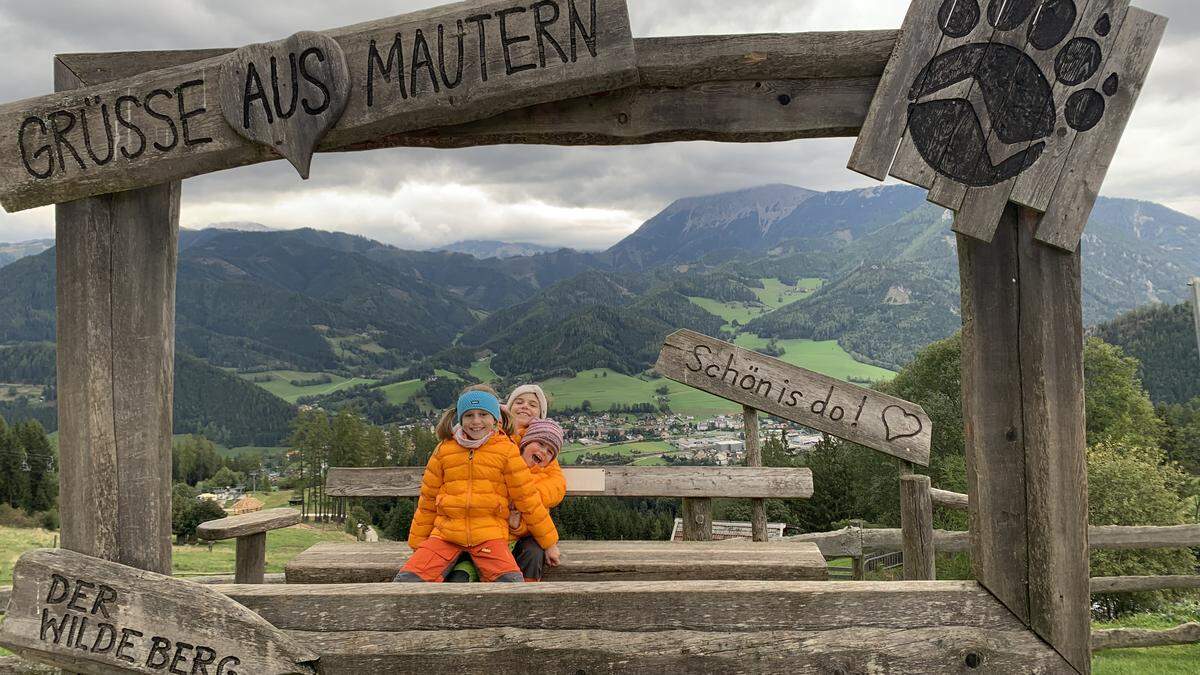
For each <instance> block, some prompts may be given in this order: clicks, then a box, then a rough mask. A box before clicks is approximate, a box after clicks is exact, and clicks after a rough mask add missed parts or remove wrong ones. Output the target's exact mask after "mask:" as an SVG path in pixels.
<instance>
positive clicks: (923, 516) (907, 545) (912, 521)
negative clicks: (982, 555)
mask: <svg viewBox="0 0 1200 675" xmlns="http://www.w3.org/2000/svg"><path fill="white" fill-rule="evenodd" d="M900 531H901V533H902V535H903V537H904V542H903V543H904V546H903V549H902V550H903V551H904V579H905V581H932V580H934V579H936V578H937V559H936V556H935V555H934V554H935V551H934V544H933V502H932V501H931V500H930V498H929V476H920V475H910V476H901V477H900Z"/></svg>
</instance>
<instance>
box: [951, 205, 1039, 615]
mask: <svg viewBox="0 0 1200 675" xmlns="http://www.w3.org/2000/svg"><path fill="white" fill-rule="evenodd" d="M1016 227H1017V211H1016V208H1015V207H1010V208H1008V209H1006V210H1005V213H1004V218H1003V220H1002V221H1001V222H1000V226H999V228H998V229H997V230H996V235H995V237H994V238H993V240H992V241H991V242H990V243H987V242H983V241H981V240H979V239H975V238H973V237H967V236H965V235H959V237H958V256H959V258H958V259H959V277H960V281H961V289H962V301H961V307H962V310H961V311H962V322H963V329H962V354H963V362H962V398H963V420H964V423H965V427H964V436H963V440H964V445H965V447H966V464H967V486H968V488H967V492H968V493H969V494H970V495H971V497H972V499H971V503H970V509H969V513H970V529H971V568H972V571H973V572H974V574H975V578H976V579H979V581H980V583H982V584H983V585H984V586H985V587H986V588H987V589H988V590H990V591H991V592H992V593H994V594H995V595H996V597H997V598H998V599H999V600H1000V601H1001V602H1003V603H1004V605H1005V606H1006V607H1008V608H1009V609H1010V610H1012V611H1013V613H1014V614H1016V615H1017V617H1018V618H1020V619H1021V620H1022V621H1028V619H1029V598H1028V594H1027V591H1026V587H1027V585H1028V559H1027V557H1026V550H1027V546H1028V544H1027V535H1026V532H1025V518H1026V514H1025V510H1026V506H1025V485H1024V482H1025V481H1024V476H1025V450H1024V444H1023V439H1022V435H1023V433H1024V432H1023V422H1022V416H1021V379H1020V377H1021V369H1020V354H1019V350H1018V347H1019V337H1020V335H1019V325H1020V324H1019V307H1020V304H1019V293H1018V287H1017V270H1018V266H1017V242H1016V236H1017V233H1016ZM1001 477H1003V478H1001Z"/></svg>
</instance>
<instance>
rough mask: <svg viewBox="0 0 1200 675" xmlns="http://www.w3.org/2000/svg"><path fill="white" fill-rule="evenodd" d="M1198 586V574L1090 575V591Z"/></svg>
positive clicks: (1136, 590)
mask: <svg viewBox="0 0 1200 675" xmlns="http://www.w3.org/2000/svg"><path fill="white" fill-rule="evenodd" d="M1191 588H1200V575H1194V574H1191V575H1189V574H1177V575H1162V576H1146V577H1092V580H1091V589H1092V593H1137V592H1141V591H1167V590H1184V589H1191Z"/></svg>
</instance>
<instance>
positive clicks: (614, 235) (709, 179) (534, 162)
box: [0, 0, 1200, 248]
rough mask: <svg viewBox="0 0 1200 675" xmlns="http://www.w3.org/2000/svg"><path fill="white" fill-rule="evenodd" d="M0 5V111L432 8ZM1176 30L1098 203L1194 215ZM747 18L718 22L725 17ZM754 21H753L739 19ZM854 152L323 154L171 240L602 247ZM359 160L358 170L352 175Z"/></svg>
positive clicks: (765, 2) (45, 214)
mask: <svg viewBox="0 0 1200 675" xmlns="http://www.w3.org/2000/svg"><path fill="white" fill-rule="evenodd" d="M337 4H338V5H339V6H337V7H336V8H335V7H334V3H330V2H327V1H326V0H321V1H319V2H318V1H309V0H251V1H240V2H231V1H224V0H222V1H220V2H217V1H212V2H200V1H198V0H157V1H156V2H146V1H145V0H94V1H88V2H63V1H59V0H0V102H8V101H13V100H17V99H21V98H27V97H30V96H38V95H42V94H46V93H50V92H51V91H53V81H52V78H51V59H52V56H53V55H54V54H56V53H69V52H103V51H133V50H154V49H187V48H201V47H226V46H227V47H236V46H239V45H243V44H248V43H252V42H262V41H268V40H274V39H278V38H282V37H285V36H287V35H289V34H291V33H294V32H296V31H299V30H322V29H327V28H336V27H339V26H345V25H349V24H353V23H357V22H360V21H366V20H370V19H377V18H383V17H387V16H391V15H395V14H401V13H404V12H406V11H410V10H412V9H419V8H423V7H428V6H432V5H434V4H437V1H436V0H391V1H390V2H383V1H382V0H359V1H357V2H352V3H350V2H348V3H337ZM908 4H909V3H908V1H907V0H756V2H754V3H745V4H742V3H734V2H732V1H730V0H629V5H630V15H631V19H632V23H633V33H634V35H636V36H638V37H649V36H663V35H698V34H713V33H754V32H791V31H810V30H858V29H878V28H897V27H899V25H900V23H901V20H902V19H903V16H904V12H905V10H906V9H907V7H908ZM1135 4H1136V5H1137V6H1140V7H1143V8H1145V9H1148V10H1151V11H1155V12H1159V13H1162V14H1165V15H1166V16H1168V17H1170V18H1171V23H1170V25H1169V26H1168V29H1167V37H1166V39H1165V41H1164V45H1163V49H1162V50H1161V51H1160V52H1159V54H1158V57H1157V60H1156V62H1155V64H1154V68H1153V70H1152V71H1151V75H1150V79H1149V81H1148V82H1147V83H1146V86H1145V88H1144V90H1143V93H1142V97H1141V99H1140V101H1139V103H1138V107H1137V110H1136V111H1135V113H1134V115H1133V118H1132V119H1131V121H1130V124H1129V128H1128V129H1127V130H1126V133H1125V136H1124V140H1123V142H1122V144H1121V147H1120V150H1119V151H1118V153H1117V158H1116V160H1115V162H1114V166H1113V169H1112V170H1111V171H1110V172H1109V175H1108V179H1107V181H1106V183H1105V186H1104V194H1107V195H1110V196H1120V197H1135V198H1139V199H1147V200H1152V201H1157V202H1161V203H1164V204H1166V205H1168V206H1171V207H1172V208H1175V209H1178V210H1180V211H1183V212H1185V213H1188V214H1190V215H1193V216H1197V217H1200V114H1198V113H1200V87H1197V86H1196V82H1197V79H1196V74H1195V65H1194V64H1195V62H1196V61H1197V59H1200V12H1197V11H1196V5H1195V0H1135ZM735 6H737V7H744V8H745V9H739V10H738V11H730V8H731V7H735ZM751 8H752V9H751ZM851 144H852V143H851V141H850V140H849V139H823V140H804V141H795V142H790V143H773V144H765V145H752V144H714V143H673V144H664V145H651V146H637V147H622V148H556V147H540V146H502V147H494V148H472V149H467V150H413V149H396V150H376V151H373V152H371V153H369V154H366V155H364V154H361V153H358V154H354V155H328V154H327V155H318V156H317V157H316V158H315V159H314V161H313V168H312V178H311V179H310V180H308V181H301V180H300V178H299V177H298V176H297V175H296V173H295V170H294V169H292V167H291V166H290V165H289V164H288V163H287V162H285V161H277V162H271V163H268V164H260V165H257V166H252V167H244V168H241V169H233V170H229V171H224V172H220V173H216V174H210V175H207V176H203V177H199V178H192V179H189V180H187V181H185V182H184V188H183V205H182V212H181V216H180V218H181V224H182V225H183V226H184V227H203V226H205V225H207V224H209V223H213V222H221V221H255V222H259V223H263V224H265V225H268V226H270V227H276V228H292V227H305V226H309V227H316V228H321V229H330V230H342V231H346V232H353V233H357V234H363V235H366V236H368V237H371V238H374V239H379V240H381V241H385V242H388V243H393V244H397V245H399V246H402V247H405V248H426V247H429V246H436V245H440V244H444V243H449V242H451V241H456V240H460V239H485V238H486V239H503V240H507V241H529V242H535V243H541V244H549V245H567V246H575V247H580V248H601V247H605V246H608V245H610V244H612V243H614V242H616V241H617V240H619V239H620V238H621V237H623V236H625V235H626V234H628V233H629V232H631V231H633V230H634V229H636V228H637V226H638V225H640V224H641V223H642V222H643V221H644V220H646V219H647V218H649V217H651V216H653V215H654V214H655V213H656V212H657V211H659V210H660V209H662V208H663V207H664V206H666V205H667V204H668V203H670V202H671V201H672V200H674V199H678V198H680V197H685V196H690V195H698V194H707V193H712V192H721V191H726V190H732V189H738V188H743V187H749V186H754V185H761V184H765V183H790V184H793V185H799V186H803V187H808V188H812V189H818V190H836V189H850V188H857V187H866V186H868V185H871V184H872V181H870V180H868V179H865V178H862V177H860V176H858V175H857V174H855V173H853V172H851V171H849V170H848V169H846V168H845V166H846V161H847V159H848V158H849V154H850V147H851ZM364 160H365V161H364ZM53 218H54V216H53V209H52V208H49V207H47V208H40V209H32V210H29V211H23V212H20V213H16V214H5V213H2V212H0V241H20V240H25V239H33V238H41V237H51V236H53V231H54V226H53Z"/></svg>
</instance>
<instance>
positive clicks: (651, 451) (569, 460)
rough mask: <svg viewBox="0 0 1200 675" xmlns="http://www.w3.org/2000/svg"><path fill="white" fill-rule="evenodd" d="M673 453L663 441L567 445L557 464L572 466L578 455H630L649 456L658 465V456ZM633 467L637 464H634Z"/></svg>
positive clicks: (672, 449)
mask: <svg viewBox="0 0 1200 675" xmlns="http://www.w3.org/2000/svg"><path fill="white" fill-rule="evenodd" d="M671 452H675V448H674V447H673V446H672V445H671V444H670V443H666V442H664V441H636V442H634V443H617V444H613V445H579V444H578V443H569V444H567V445H566V446H565V447H564V448H563V451H562V453H561V454H560V455H559V463H561V464H574V463H575V460H577V459H579V457H580V455H595V454H601V455H616V454H622V453H624V454H630V455H634V456H638V455H649V456H651V457H655V458H658V459H659V460H660V461H659V463H661V464H665V462H662V461H661V459H662V458H660V457H658V456H659V455H661V454H663V453H671ZM634 464H635V465H637V464H638V462H634Z"/></svg>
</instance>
